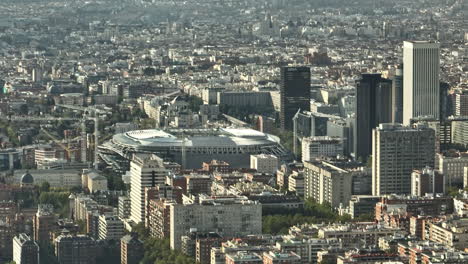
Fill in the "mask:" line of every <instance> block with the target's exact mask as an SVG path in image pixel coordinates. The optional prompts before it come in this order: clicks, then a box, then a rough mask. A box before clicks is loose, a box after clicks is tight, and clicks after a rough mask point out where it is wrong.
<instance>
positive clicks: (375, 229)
mask: <svg viewBox="0 0 468 264" xmlns="http://www.w3.org/2000/svg"><path fill="white" fill-rule="evenodd" d="M399 232H402V231H401V230H400V229H396V228H384V227H380V226H378V225H376V224H374V223H372V224H370V225H362V226H360V225H351V224H346V225H332V226H326V227H322V228H320V229H319V231H318V237H319V238H321V239H332V238H334V239H337V240H338V241H340V242H341V243H342V246H343V247H356V246H357V247H360V246H362V245H377V244H378V243H379V238H381V237H387V236H393V235H395V234H397V233H399Z"/></svg>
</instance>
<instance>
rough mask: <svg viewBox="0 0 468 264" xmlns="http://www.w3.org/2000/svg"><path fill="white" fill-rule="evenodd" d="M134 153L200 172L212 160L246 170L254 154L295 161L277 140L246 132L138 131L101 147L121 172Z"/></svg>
mask: <svg viewBox="0 0 468 264" xmlns="http://www.w3.org/2000/svg"><path fill="white" fill-rule="evenodd" d="M134 153H153V154H156V155H158V156H159V157H161V158H163V159H164V160H165V161H172V162H177V163H178V164H181V165H182V166H183V167H184V168H186V169H195V168H200V167H201V165H202V163H203V162H209V161H211V160H213V159H217V160H222V161H226V162H228V163H229V164H230V165H231V166H232V167H233V168H247V167H249V166H250V155H251V154H273V155H276V156H277V157H278V158H279V159H280V160H282V161H289V160H291V159H292V154H291V153H290V152H289V151H288V150H286V149H285V148H284V147H283V146H282V145H281V144H280V140H279V138H278V137H276V136H273V135H269V134H265V133H262V132H259V131H256V130H253V129H246V128H217V129H167V130H159V129H149V130H135V131H129V132H126V133H122V134H116V135H114V136H113V138H112V139H111V140H109V141H107V142H105V143H104V144H102V145H101V146H99V156H100V157H101V158H102V159H103V160H104V162H106V163H107V164H108V165H110V166H112V167H113V168H114V169H115V170H117V171H121V172H124V171H126V170H128V166H129V161H130V159H131V158H132V155H133V154H134ZM184 163H185V164H184Z"/></svg>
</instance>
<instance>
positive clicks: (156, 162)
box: [130, 154, 167, 224]
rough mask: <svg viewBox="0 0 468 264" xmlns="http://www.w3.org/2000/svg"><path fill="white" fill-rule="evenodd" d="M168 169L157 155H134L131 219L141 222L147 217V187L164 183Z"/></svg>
mask: <svg viewBox="0 0 468 264" xmlns="http://www.w3.org/2000/svg"><path fill="white" fill-rule="evenodd" d="M166 174H167V171H166V169H165V168H164V164H163V160H162V159H161V158H159V157H158V156H156V155H144V154H141V155H134V156H133V160H132V161H131V162H130V175H131V176H130V177H131V181H130V219H131V220H132V221H134V222H135V223H137V224H138V223H140V222H142V221H144V219H145V187H155V186H156V185H159V184H164V181H165V179H166Z"/></svg>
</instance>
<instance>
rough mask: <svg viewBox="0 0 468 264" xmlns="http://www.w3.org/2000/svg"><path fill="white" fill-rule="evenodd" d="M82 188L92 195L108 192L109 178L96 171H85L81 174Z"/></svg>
mask: <svg viewBox="0 0 468 264" xmlns="http://www.w3.org/2000/svg"><path fill="white" fill-rule="evenodd" d="M81 182H82V187H83V188H87V189H88V190H89V192H90V193H95V192H97V191H107V190H108V189H107V178H106V177H104V176H102V175H101V174H99V173H98V172H97V171H95V170H88V169H84V170H83V173H82V174H81Z"/></svg>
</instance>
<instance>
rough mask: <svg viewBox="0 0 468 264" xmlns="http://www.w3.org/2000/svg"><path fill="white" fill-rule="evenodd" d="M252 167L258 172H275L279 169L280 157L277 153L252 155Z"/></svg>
mask: <svg viewBox="0 0 468 264" xmlns="http://www.w3.org/2000/svg"><path fill="white" fill-rule="evenodd" d="M250 168H251V169H256V170H257V171H258V172H262V173H271V174H275V172H276V170H277V169H278V157H276V156H275V155H268V154H258V155H250Z"/></svg>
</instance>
